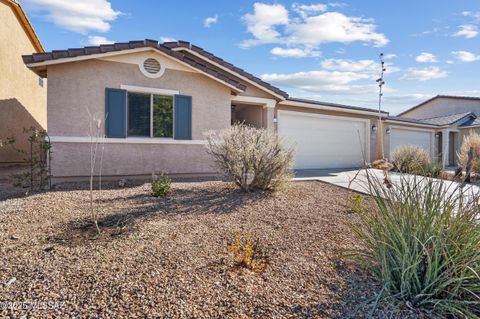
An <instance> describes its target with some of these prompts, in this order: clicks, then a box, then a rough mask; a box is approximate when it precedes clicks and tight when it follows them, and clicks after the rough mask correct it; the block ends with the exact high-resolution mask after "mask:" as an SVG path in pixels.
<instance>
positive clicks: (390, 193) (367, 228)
mask: <svg viewBox="0 0 480 319" xmlns="http://www.w3.org/2000/svg"><path fill="white" fill-rule="evenodd" d="M366 175H367V180H368V187H369V190H370V192H371V193H372V195H374V199H375V202H376V206H375V208H374V209H363V210H359V211H358V215H359V220H360V223H359V224H356V225H355V226H352V227H353V229H354V231H355V232H356V234H357V236H358V239H359V240H360V242H361V243H362V244H363V245H362V246H363V249H360V250H358V251H357V252H356V254H355V256H356V257H358V259H359V260H360V261H361V262H362V263H363V264H364V265H365V266H366V267H367V268H368V269H369V270H370V271H371V272H372V274H373V275H374V276H375V277H376V278H377V279H378V281H379V282H380V283H381V285H382V289H381V291H380V292H379V293H378V295H377V298H378V299H377V301H383V302H384V303H386V304H387V305H390V306H391V307H389V308H390V309H391V310H394V311H395V312H396V311H398V310H400V311H401V310H402V309H407V310H414V311H418V312H422V313H424V314H430V315H433V316H438V317H441V318H443V317H446V316H452V317H457V318H480V277H479V274H480V226H479V224H478V223H479V221H480V220H479V217H480V195H479V192H478V190H475V189H474V188H472V187H465V188H464V187H462V185H458V184H450V186H446V185H447V184H445V183H442V182H441V181H438V180H435V179H432V178H428V177H419V176H411V175H410V176H409V175H404V174H400V175H399V181H398V182H395V183H394V184H393V186H391V187H390V188H388V187H386V186H385V185H384V184H383V181H382V180H380V179H378V178H376V177H375V176H374V175H373V174H372V173H371V172H369V171H368V170H367V173H366ZM376 305H377V303H376ZM392 306H393V307H392ZM375 307H376V306H375ZM375 307H374V308H375ZM373 311H374V309H372V313H373Z"/></svg>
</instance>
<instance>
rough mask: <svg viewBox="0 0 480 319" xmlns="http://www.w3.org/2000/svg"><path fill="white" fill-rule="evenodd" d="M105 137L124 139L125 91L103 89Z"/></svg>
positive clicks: (125, 116)
mask: <svg viewBox="0 0 480 319" xmlns="http://www.w3.org/2000/svg"><path fill="white" fill-rule="evenodd" d="M105 116H106V120H105V135H106V136H107V137H126V136H127V134H126V126H127V125H126V118H127V91H125V90H120V89H109V88H106V89H105Z"/></svg>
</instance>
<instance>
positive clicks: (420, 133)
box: [390, 128, 433, 158]
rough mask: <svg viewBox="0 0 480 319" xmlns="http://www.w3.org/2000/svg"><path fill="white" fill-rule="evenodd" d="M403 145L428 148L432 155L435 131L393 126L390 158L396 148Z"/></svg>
mask: <svg viewBox="0 0 480 319" xmlns="http://www.w3.org/2000/svg"><path fill="white" fill-rule="evenodd" d="M402 145H416V146H419V147H421V148H423V149H424V150H426V151H427V152H428V153H429V154H430V156H431V154H432V147H433V132H432V131H426V130H415V129H403V128H391V129H390V158H391V157H392V155H393V153H394V152H395V150H396V149H397V148H398V147H399V146H402Z"/></svg>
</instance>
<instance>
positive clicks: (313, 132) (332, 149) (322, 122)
mask: <svg viewBox="0 0 480 319" xmlns="http://www.w3.org/2000/svg"><path fill="white" fill-rule="evenodd" d="M278 117H279V119H278V130H279V133H280V135H281V136H282V137H284V138H285V139H286V140H287V142H290V143H293V144H294V145H295V146H296V168H298V169H307V168H351V167H360V166H362V165H363V163H364V159H363V156H364V154H368V152H366V151H365V150H366V143H365V141H366V127H367V125H366V122H365V121H364V120H360V119H355V118H347V117H346V118H342V117H335V116H326V115H320V116H318V115H316V114H314V115H312V114H305V113H301V112H286V111H283V112H282V111H279V116H278ZM362 150H363V151H365V152H364V154H362Z"/></svg>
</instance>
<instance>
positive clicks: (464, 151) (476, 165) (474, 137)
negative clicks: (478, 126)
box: [457, 133, 480, 174]
mask: <svg viewBox="0 0 480 319" xmlns="http://www.w3.org/2000/svg"><path fill="white" fill-rule="evenodd" d="M470 148H472V151H473V156H472V158H471V165H472V166H471V172H473V173H477V174H478V173H480V135H478V134H477V133H470V134H469V135H467V136H465V137H464V138H463V142H462V146H461V147H460V152H458V154H457V156H458V164H459V165H460V166H461V167H462V168H463V169H467V164H468V152H469V151H470Z"/></svg>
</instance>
